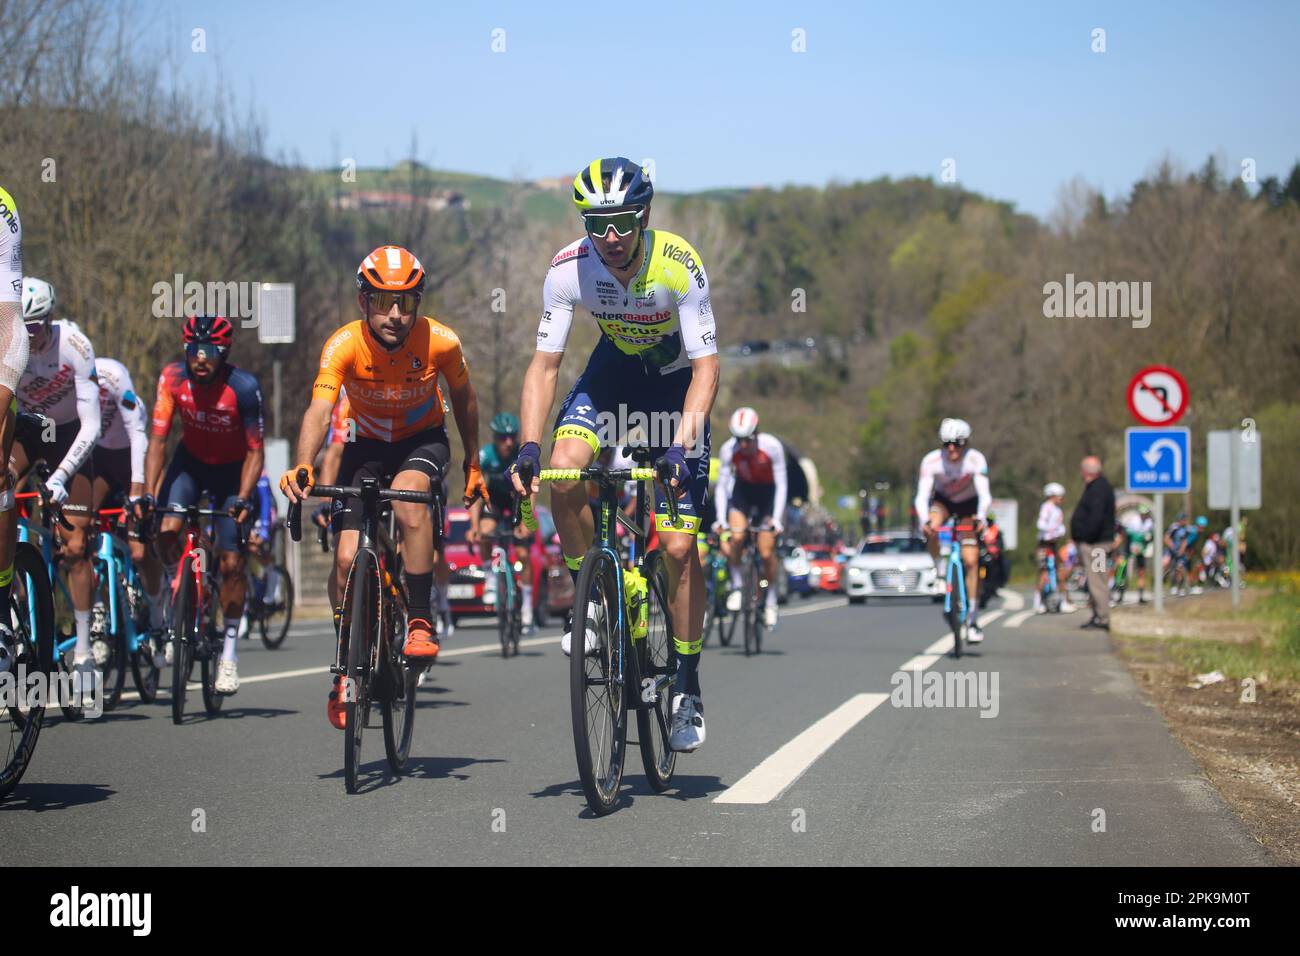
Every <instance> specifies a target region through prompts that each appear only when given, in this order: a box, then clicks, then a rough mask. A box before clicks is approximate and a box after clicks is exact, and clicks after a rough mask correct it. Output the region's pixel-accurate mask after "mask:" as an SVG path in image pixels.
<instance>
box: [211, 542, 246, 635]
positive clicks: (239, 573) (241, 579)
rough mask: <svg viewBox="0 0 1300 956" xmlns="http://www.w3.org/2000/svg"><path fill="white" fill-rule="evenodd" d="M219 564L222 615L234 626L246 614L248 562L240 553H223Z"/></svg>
mask: <svg viewBox="0 0 1300 956" xmlns="http://www.w3.org/2000/svg"><path fill="white" fill-rule="evenodd" d="M217 562H218V564H217V566H218V568H219V569H220V571H221V615H222V618H223V619H224V620H225V621H226V623H227V624H232V623H235V622H237V621H238V620H239V618H240V615H242V614H243V613H244V592H245V591H247V590H248V582H247V579H246V578H245V575H244V568H245V566H246V565H247V563H248V562H247V559H246V558H245V557H244V555H242V554H240V553H239V552H238V551H222V552H221V553H220V555H218V558H217Z"/></svg>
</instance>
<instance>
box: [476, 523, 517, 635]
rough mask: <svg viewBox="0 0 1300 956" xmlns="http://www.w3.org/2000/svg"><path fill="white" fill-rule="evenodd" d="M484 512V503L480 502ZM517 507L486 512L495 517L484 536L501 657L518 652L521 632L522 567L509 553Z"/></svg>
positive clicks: (514, 539) (513, 544)
mask: <svg viewBox="0 0 1300 956" xmlns="http://www.w3.org/2000/svg"><path fill="white" fill-rule="evenodd" d="M484 511H485V513H487V505H484ZM517 514H518V509H515V512H514V513H511V514H507V515H490V514H489V516H490V517H496V518H497V525H496V528H495V529H494V530H493V532H492V534H491V535H489V536H488V538H489V540H490V541H491V542H492V553H491V556H490V558H489V562H488V573H489V574H491V575H492V581H493V586H494V588H495V598H494V600H495V602H496V617H497V639H498V640H499V641H500V642H501V656H502V657H513V656H517V655H518V654H519V636H520V634H521V633H522V632H523V628H524V624H523V609H524V599H523V588H522V587H521V585H520V580H519V574H520V571H521V570H522V568H521V567H520V566H519V563H518V562H516V561H515V559H514V556H513V552H514V549H515V546H516V544H517V543H518V541H519V539H518V538H516V537H515V526H516V525H517V524H518V517H517Z"/></svg>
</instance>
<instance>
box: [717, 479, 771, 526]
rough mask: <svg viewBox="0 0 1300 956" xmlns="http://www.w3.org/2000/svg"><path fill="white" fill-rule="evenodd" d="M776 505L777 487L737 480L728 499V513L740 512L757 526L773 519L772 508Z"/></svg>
mask: <svg viewBox="0 0 1300 956" xmlns="http://www.w3.org/2000/svg"><path fill="white" fill-rule="evenodd" d="M775 504H776V485H762V484H757V483H755V482H751V481H741V480H740V479H739V478H737V479H736V484H735V485H734V486H733V487H732V489H731V497H730V498H728V499H727V511H728V513H730V512H732V511H739V512H740V513H741V514H743V515H744V516H745V517H746V518H748V519H749V520H750V521H753V522H754V523H755V524H763V523H764V522H766V521H770V520H771V519H772V507H773V505H775Z"/></svg>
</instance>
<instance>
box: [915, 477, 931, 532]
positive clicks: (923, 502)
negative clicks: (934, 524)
mask: <svg viewBox="0 0 1300 956" xmlns="http://www.w3.org/2000/svg"><path fill="white" fill-rule="evenodd" d="M932 494H934V475H932V474H930V471H929V469H928V468H922V469H921V473H920V475H918V476H917V479H916V501H915V502H914V504H915V505H916V516H917V518H919V519H920V521H921V524H923V525H925V524H929V523H930V496H931V495H932Z"/></svg>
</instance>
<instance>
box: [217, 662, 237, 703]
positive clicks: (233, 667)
mask: <svg viewBox="0 0 1300 956" xmlns="http://www.w3.org/2000/svg"><path fill="white" fill-rule="evenodd" d="M238 690H239V667H238V665H237V664H236V663H235V662H234V661H222V662H221V665H220V666H219V667H218V668H217V693H218V694H226V695H230V694H233V693H235V692H236V691H238Z"/></svg>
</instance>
